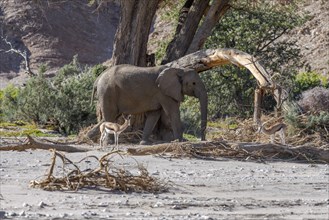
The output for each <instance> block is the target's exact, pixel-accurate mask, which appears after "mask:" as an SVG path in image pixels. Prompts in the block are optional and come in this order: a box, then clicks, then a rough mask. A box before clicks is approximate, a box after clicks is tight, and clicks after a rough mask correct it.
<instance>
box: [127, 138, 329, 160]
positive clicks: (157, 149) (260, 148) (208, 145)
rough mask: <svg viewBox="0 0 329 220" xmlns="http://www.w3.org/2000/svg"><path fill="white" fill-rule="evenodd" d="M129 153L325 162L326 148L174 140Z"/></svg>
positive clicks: (327, 154) (130, 150) (129, 149)
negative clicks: (174, 141)
mask: <svg viewBox="0 0 329 220" xmlns="http://www.w3.org/2000/svg"><path fill="white" fill-rule="evenodd" d="M127 152H128V153H129V154H131V155H136V156H137V155H154V154H160V155H163V154H170V155H171V156H173V157H192V158H200V159H214V158H219V157H225V158H232V159H242V160H249V159H254V160H259V159H261V160H276V159H280V160H294V161H306V162H312V163H314V162H316V163H328V162H329V150H325V149H318V148H314V147H312V146H299V147H288V146H284V145H276V144H259V143H227V142H220V141H209V142H195V143H193V142H176V143H169V144H159V145H153V146H148V147H140V148H128V150H127Z"/></svg>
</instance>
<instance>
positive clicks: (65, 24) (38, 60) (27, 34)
mask: <svg viewBox="0 0 329 220" xmlns="http://www.w3.org/2000/svg"><path fill="white" fill-rule="evenodd" d="M82 2H83V3H82ZM118 21H119V6H118V5H117V4H116V3H115V2H113V1H110V2H108V3H106V4H103V6H102V8H101V10H96V8H95V7H94V6H88V4H87V2H86V1H80V2H78V1H33V0H18V1H11V0H4V1H1V2H0V32H1V33H2V35H3V37H4V38H7V40H8V41H9V42H11V43H12V46H13V47H14V48H15V49H19V50H21V51H24V50H26V51H27V53H28V55H29V59H30V66H31V69H32V70H33V71H37V69H38V67H39V66H40V65H42V64H44V65H47V67H48V69H49V70H55V69H57V68H58V67H61V66H63V65H64V64H67V63H69V62H70V61H71V60H72V57H73V56H74V55H76V54H78V59H79V61H80V62H81V63H83V64H97V63H102V62H104V61H105V60H107V59H109V58H110V57H111V54H112V49H113V40H114V35H115V31H116V27H117V24H118ZM0 49H1V50H4V51H7V50H9V49H10V47H9V46H8V44H6V43H5V42H4V41H3V40H2V41H0ZM4 51H2V52H0V77H1V85H0V87H3V86H4V84H6V83H7V81H8V80H10V79H12V78H16V79H15V82H18V83H19V82H20V81H22V80H24V78H25V77H26V76H25V75H24V73H23V72H24V68H25V66H24V62H23V61H24V60H23V58H22V57H21V56H19V55H18V54H15V53H5V52H4ZM50 72H51V71H50ZM17 77H18V78H17Z"/></svg>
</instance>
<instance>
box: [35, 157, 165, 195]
mask: <svg viewBox="0 0 329 220" xmlns="http://www.w3.org/2000/svg"><path fill="white" fill-rule="evenodd" d="M118 153H119V151H112V152H110V153H107V154H105V155H104V156H102V157H101V158H97V157H96V156H88V157H86V158H84V159H82V160H80V161H79V162H78V163H80V162H82V161H84V160H86V159H90V158H94V159H96V160H97V161H98V167H97V168H95V169H86V170H81V169H80V168H79V167H78V165H77V163H74V162H72V161H71V160H69V159H68V158H67V157H65V155H64V154H62V153H59V152H57V151H53V157H52V164H51V167H50V170H49V173H48V175H47V177H46V178H45V179H43V180H40V181H37V180H33V181H31V183H30V186H31V187H38V188H41V189H44V190H50V191H52V190H78V189H81V188H84V187H105V188H108V189H111V190H119V191H124V192H150V193H159V192H164V191H166V190H167V187H166V184H165V183H163V182H161V181H160V180H158V179H156V178H154V177H152V176H150V175H149V173H148V171H147V170H146V168H145V167H144V166H142V165H141V164H138V165H137V168H138V171H139V172H138V173H139V174H138V175H133V174H132V173H131V172H129V171H128V170H125V169H123V168H120V169H119V168H117V167H115V166H114V165H113V164H112V162H113V161H111V156H113V155H114V154H118ZM57 158H59V159H61V161H62V168H63V172H64V174H63V176H62V177H56V176H55V175H54V171H55V165H56V159H57Z"/></svg>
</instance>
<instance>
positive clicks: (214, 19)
mask: <svg viewBox="0 0 329 220" xmlns="http://www.w3.org/2000/svg"><path fill="white" fill-rule="evenodd" d="M229 2H230V0H214V1H213V3H212V5H211V6H210V9H209V11H208V13H207V15H206V18H205V19H204V21H203V22H202V24H201V26H200V27H199V29H198V31H197V33H196V34H195V36H194V38H193V41H192V42H191V44H190V46H189V48H188V50H187V53H186V54H189V53H194V52H195V51H197V50H200V49H201V48H202V47H203V45H204V43H205V42H206V39H207V38H208V36H209V35H210V34H211V31H212V30H213V28H214V27H215V26H216V24H217V23H218V21H219V20H220V19H221V18H222V17H223V16H224V14H225V13H226V12H227V10H228V9H229V8H230V6H229V4H228V3H229Z"/></svg>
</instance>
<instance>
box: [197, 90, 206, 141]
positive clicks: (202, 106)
mask: <svg viewBox="0 0 329 220" xmlns="http://www.w3.org/2000/svg"><path fill="white" fill-rule="evenodd" d="M195 96H196V97H197V98H198V99H199V101H200V110H201V140H202V141H205V140H206V128H207V111H208V95H207V91H206V88H205V87H204V86H202V87H201V88H199V90H198V91H196V92H195Z"/></svg>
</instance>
